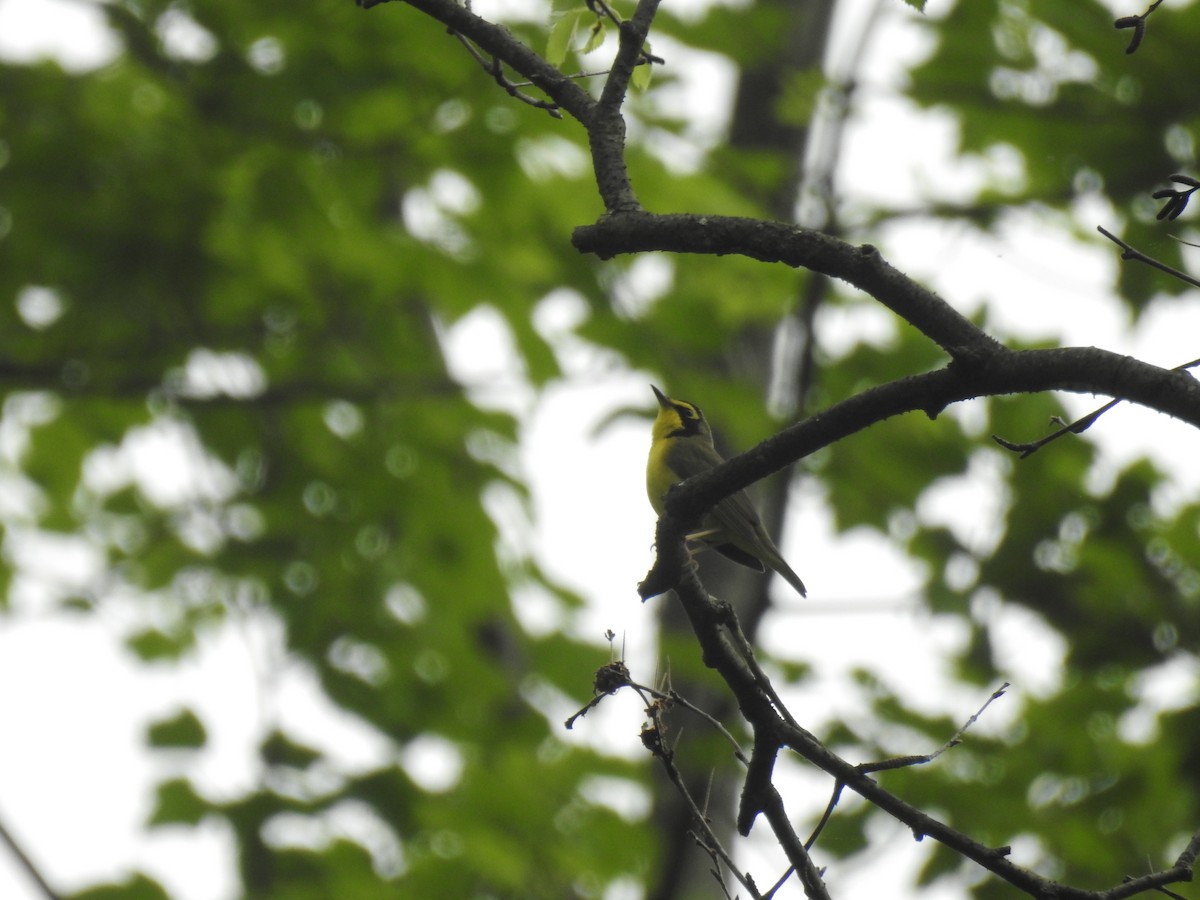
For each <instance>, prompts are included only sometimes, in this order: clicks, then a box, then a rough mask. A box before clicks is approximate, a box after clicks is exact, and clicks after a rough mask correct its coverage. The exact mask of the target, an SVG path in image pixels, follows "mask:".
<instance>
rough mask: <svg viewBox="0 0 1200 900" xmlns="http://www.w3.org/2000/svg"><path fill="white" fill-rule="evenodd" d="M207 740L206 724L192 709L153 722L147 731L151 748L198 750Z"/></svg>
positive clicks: (147, 740)
mask: <svg viewBox="0 0 1200 900" xmlns="http://www.w3.org/2000/svg"><path fill="white" fill-rule="evenodd" d="M207 740H208V734H207V733H206V731H205V729H204V723H203V722H201V721H200V719H199V718H198V717H197V716H196V714H195V713H194V712H192V711H191V710H190V709H181V710H180V711H179V712H178V713H176V714H175V715H174V716H172V717H171V718H169V719H159V720H158V721H157V722H152V723H150V725H149V727H148V728H147V730H146V742H147V743H148V744H149V745H150V746H151V747H163V748H176V749H187V750H198V749H200V748H201V747H203V746H204V744H205V743H206V741H207Z"/></svg>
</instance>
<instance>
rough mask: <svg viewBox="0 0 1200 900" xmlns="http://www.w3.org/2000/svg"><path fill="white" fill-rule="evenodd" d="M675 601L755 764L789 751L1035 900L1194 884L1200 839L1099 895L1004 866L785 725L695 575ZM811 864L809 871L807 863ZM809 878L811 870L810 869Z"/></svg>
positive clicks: (775, 822) (784, 828) (1003, 852)
mask: <svg viewBox="0 0 1200 900" xmlns="http://www.w3.org/2000/svg"><path fill="white" fill-rule="evenodd" d="M676 595H677V596H678V598H679V601H680V603H681V604H682V605H683V608H684V611H685V612H686V613H687V616H688V618H689V620H690V621H691V623H692V626H693V628H694V629H695V632H696V636H697V638H698V639H699V641H700V644H701V646H702V647H703V649H704V662H705V664H706V665H708V666H709V667H710V668H713V669H716V670H717V672H719V673H720V675H721V677H722V678H723V679H724V680H725V683H726V684H727V685H728V686H729V688H730V690H731V691H732V692H733V694H734V695H735V697H736V698H737V701H738V705H739V707H740V708H741V710H742V714H743V715H744V716H745V717H746V719H747V721H748V722H749V724H750V726H751V727H752V728H753V729H754V733H755V750H754V756H757V755H758V754H759V753H760V752H765V753H769V754H771V755H772V756H773V755H774V753H775V752H777V750H776V748H778V747H787V748H790V749H791V750H793V751H794V752H795V753H797V754H798V755H799V756H801V757H803V758H804V759H806V760H807V761H808V762H810V763H812V764H813V765H815V766H816V767H817V768H819V769H821V770H822V771H824V772H826V773H827V774H829V775H831V776H833V777H834V778H835V779H836V780H837V781H838V782H840V783H842V784H845V785H846V786H847V787H849V788H850V789H851V790H852V791H854V792H855V793H857V794H859V795H860V796H861V797H863V798H864V799H865V800H867V801H868V802H870V803H872V804H874V805H875V806H877V807H879V808H880V809H881V810H883V811H884V812H886V813H888V814H889V815H891V816H892V817H893V818H895V819H897V820H899V821H900V822H903V823H904V824H905V825H907V826H908V827H909V829H911V831H912V833H913V836H914V837H915V838H916V839H917V840H921V839H922V838H924V837H926V836H928V837H931V838H933V839H935V840H937V841H938V842H940V843H942V844H944V845H946V846H947V847H949V848H950V849H952V850H954V851H955V852H957V853H959V854H960V855H961V856H964V857H966V858H967V859H970V860H972V861H974V862H976V863H978V864H979V865H980V866H982V867H983V868H985V869H987V870H988V871H990V872H992V873H993V874H995V875H996V876H998V877H1000V878H1002V879H1004V880H1005V881H1007V882H1008V883H1009V884H1012V885H1013V886H1015V887H1017V888H1019V889H1020V890H1022V891H1024V892H1025V893H1026V894H1028V895H1029V896H1031V897H1035V898H1039V900H1040V898H1045V900H1049V898H1055V900H1123V898H1125V897H1132V896H1135V895H1137V894H1140V893H1144V892H1146V891H1150V890H1155V889H1157V888H1159V887H1162V886H1164V885H1167V884H1175V883H1178V882H1184V881H1191V880H1192V877H1193V876H1192V871H1191V865H1192V864H1193V863H1194V861H1195V853H1196V847H1198V846H1200V835H1198V836H1197V838H1194V839H1193V841H1192V842H1191V843H1190V844H1189V845H1188V848H1187V849H1186V850H1185V851H1184V853H1183V854H1181V855H1180V857H1179V859H1178V860H1177V861H1176V863H1175V865H1174V866H1172V867H1171V868H1169V869H1165V870H1163V871H1160V872H1154V873H1152V874H1150V875H1146V876H1143V877H1140V878H1135V879H1129V880H1127V881H1125V882H1123V883H1122V884H1119V885H1116V886H1114V887H1112V888H1109V889H1107V890H1103V891H1089V890H1084V889H1081V888H1075V887H1069V886H1067V885H1062V884H1058V883H1056V882H1054V881H1052V880H1050V879H1048V878H1043V877H1042V876H1040V875H1038V874H1037V873H1036V872H1033V871H1030V870H1029V869H1026V868H1024V867H1023V866H1019V865H1017V864H1016V863H1014V862H1012V861H1011V860H1009V859H1008V853H1009V848H1007V847H999V848H996V847H988V846H986V845H984V844H981V843H979V842H978V841H976V840H974V839H972V838H970V837H968V836H967V835H966V834H963V833H962V832H960V831H958V830H956V829H954V828H952V827H950V826H949V825H947V824H946V823H944V822H942V821H940V820H938V819H936V818H934V817H933V816H930V815H928V814H927V813H925V812H923V811H922V810H920V809H918V808H917V807H915V806H912V805H911V804H909V803H907V802H906V801H904V800H902V799H900V798H899V797H897V796H895V795H894V794H892V793H891V792H889V791H888V790H886V789H885V788H883V787H881V786H880V785H879V784H878V783H877V782H876V781H875V780H874V779H873V778H871V777H870V775H868V774H867V773H866V772H865V771H864V770H863V769H862V768H861V767H859V766H856V765H854V764H852V763H850V762H848V761H847V760H845V759H843V758H841V757H840V756H838V755H837V754H836V753H833V752H832V751H830V750H829V749H828V748H827V747H826V746H825V745H824V744H822V743H821V742H820V741H819V740H817V739H816V737H814V736H813V735H812V734H811V733H809V732H808V731H806V730H805V729H803V728H801V727H799V726H796V725H791V724H789V723H788V722H786V721H785V720H784V718H783V717H782V715H781V714H780V711H779V710H777V709H776V707H775V706H774V704H772V703H771V702H770V701H769V700H768V699H767V697H766V694H765V692H764V691H763V690H762V688H761V686H760V685H759V683H758V681H757V679H755V677H754V676H753V674H752V672H751V667H750V666H749V665H748V664H747V661H746V659H745V658H744V657H743V656H742V654H741V653H740V652H739V651H738V650H737V643H736V641H733V640H731V639H730V636H729V635H730V633H731V630H733V629H736V620H735V619H734V614H733V611H732V610H731V609H730V608H729V606H728V605H727V604H722V603H720V602H718V601H715V600H714V599H713V598H712V597H710V596H709V595H708V593H707V592H706V591H705V590H704V588H703V586H702V585H701V584H700V582H699V580H698V579H697V578H696V576H695V573H694V572H693V571H689V572H688V574H687V575H686V576H685V577H684V578H683V579H681V581H680V584H679V585H678V586H677V588H676ZM760 766H762V767H764V768H765V766H763V764H762V762H761V761H758V760H756V759H754V758H753V757H752V759H751V762H750V765H749V767H748V771H749V772H754V771H755V769H756V767H760ZM767 790H768V791H769V793H763V794H762V796H761V801H762V802H761V809H760V811H762V812H764V813H765V814H766V816H767V821H768V822H769V823H770V824H771V827H772V829H773V830H774V831H775V834H776V838H777V839H778V840H779V841H780V843H781V845H783V846H785V847H786V846H794V844H793V842H792V837H794V835H792V836H791V837H789V835H790V833H791V824H790V821H789V819H788V817H787V815H786V811H785V810H784V808H783V804H782V800H781V799H780V798H779V796H778V794H774V795H773V796H772V794H773V792H774V788H773V786H772V787H770V788H768V789H767ZM807 859H808V854H807V852H806V853H804V854H803V855H802V856H798V857H797V859H794V860H793V862H794V863H795V862H797V861H799V862H800V863H801V864H804V861H805V860H807ZM809 864H810V865H811V863H809ZM813 872H816V870H815V869H814V870H813Z"/></svg>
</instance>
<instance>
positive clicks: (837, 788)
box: [804, 681, 1011, 848]
mask: <svg viewBox="0 0 1200 900" xmlns="http://www.w3.org/2000/svg"><path fill="white" fill-rule="evenodd" d="M1009 687H1011V685H1010V684H1009V683H1008V682H1007V681H1006V682H1004V684H1002V685H1000V687H998V688H996V690H994V691H992V694H991V696H990V697H988V698H987V700H985V701H984V703H983V706H981V707H979V709H977V710H976V711H975V712H974V713H973V714H972V715H971V717H970V718H969V719H967V721H966V722H964V723H963V725H962V727H961V728H959V729H958V731H956V732H955V733H954V736H953V737H951V738H950V740H948V741H946V743H944V744H942V746H941V747H939V748H938V749H936V750H934V751H933V752H932V753H926V754H924V755H922V756H896V757H892V758H891V759H884V760H880V761H878V762H871V763H860V764H859V765H857V766H855V769H857V770H858V771H859V772H861V773H862V774H863V775H869V774H871V773H872V772H887V771H891V770H893V769H903V768H907V767H908V766H922V765H925V764H926V763H931V762H933V761H934V760H935V759H937V758H938V757H939V756H941V755H942V754H943V753H945V752H946V751H947V750H949V749H950V748H951V747H957V746H958V745H959V744H961V743H962V739H963V735H964V734H966V732H967V729H969V728H970V727H971V726H972V725H974V724H975V723H976V722H978V721H979V717H980V716H982V715H983V713H984V710H986V709H987V708H988V707H989V706H991V705H992V703H993V701H995V700H999V699H1000V698H1001V697H1003V696H1004V692H1005V691H1007V690H1008V688H1009ZM845 787H846V783H845V782H844V781H841V780H839V781H838V782H837V783H836V784H834V786H833V793H832V794H831V795H830V798H829V802H828V803H827V804H826V805H825V812H824V813H822V814H821V820H820V821H819V822H817V824H816V827H815V828H813V831H812V834H810V835H809V837H808V840H807V841H805V842H804V846H805V847H808V848H811V847H812V845H813V844H814V843H816V840H817V838H818V837H820V835H821V832H822V831H824V830H825V826H826V825H827V824H829V819H830V817H831V816H832V815H833V811H834V809H835V808H836V807H837V805H838V801H839V800H841V796H842V791H843V790H844V789H845Z"/></svg>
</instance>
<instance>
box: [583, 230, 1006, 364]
mask: <svg viewBox="0 0 1200 900" xmlns="http://www.w3.org/2000/svg"><path fill="white" fill-rule="evenodd" d="M571 241H572V243H573V244H574V245H575V248H576V249H577V250H579V251H580V252H581V253H594V254H595V255H596V256H598V257H600V258H601V259H611V258H612V257H614V256H618V255H620V254H625V253H643V252H646V251H649V250H665V251H670V252H673V253H703V254H708V255H718V256H723V255H726V254H733V253H736V254H739V255H741V256H748V257H750V258H751V259H757V260H760V261H762V262H779V263H784V264H785V265H789V266H793V267H795V268H804V269H809V270H811V271H813V272H820V273H821V274H823V275H829V276H832V277H834V278H840V279H842V280H843V281H845V282H848V283H849V284H852V285H854V286H855V287H857V288H859V289H860V290H862V291H865V292H866V293H868V294H870V295H871V296H872V297H874V298H875V299H876V300H878V301H879V302H880V303H882V304H884V305H885V306H887V307H888V308H889V309H891V310H892V311H893V312H895V313H896V314H897V315H898V316H900V317H902V318H904V319H905V320H907V321H908V322H910V323H911V324H912V325H914V326H915V327H916V328H918V329H920V331H921V332H922V333H924V334H925V335H927V336H928V337H929V338H930V339H932V340H933V341H935V342H937V344H938V345H939V346H941V347H942V348H943V349H944V350H945V351H946V352H947V353H949V354H950V355H951V356H952V357H955V358H959V357H983V356H987V355H990V354H992V353H995V352H996V351H998V350H999V349H1000V344H998V343H997V342H996V341H995V340H994V339H993V338H991V337H989V336H988V335H987V334H985V333H984V332H983V331H981V330H980V329H979V328H978V327H976V326H975V325H974V324H972V323H971V322H970V321H969V320H968V319H967V318H966V317H965V316H963V315H962V314H961V313H959V312H958V311H957V310H956V309H954V307H952V306H950V304H948V303H947V302H946V301H945V300H943V299H941V298H940V297H938V296H937V294H935V293H934V292H933V291H930V290H928V289H927V288H925V287H923V286H921V285H919V284H917V283H916V282H915V281H913V280H912V279H911V278H908V277H907V276H905V275H904V274H902V273H901V272H899V271H897V270H896V269H895V268H893V267H892V266H890V265H889V264H888V263H887V262H886V261H885V260H884V259H883V257H882V256H880V255H879V251H878V250H876V249H875V248H874V247H872V246H871V245H869V244H864V245H862V246H860V247H856V246H854V245H852V244H848V243H846V242H845V241H842V240H839V239H838V238H835V237H830V236H829V235H827V234H823V233H821V232H819V231H814V230H811V229H808V228H801V227H800V226H797V225H789V224H785V223H782V222H767V221H762V220H759V219H746V218H739V217H735V216H705V215H693V214H688V215H655V214H653V213H647V212H631V213H625V214H622V215H613V216H606V217H605V218H603V219H601V220H600V221H599V222H596V223H595V224H593V225H584V226H581V227H579V228H576V229H575V233H574V235H572V238H571Z"/></svg>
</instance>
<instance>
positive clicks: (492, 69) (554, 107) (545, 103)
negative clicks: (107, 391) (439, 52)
mask: <svg viewBox="0 0 1200 900" xmlns="http://www.w3.org/2000/svg"><path fill="white" fill-rule="evenodd" d="M451 34H453V35H454V36H455V37H456V38H458V41H459V43H460V44H462V45H463V46H464V47H466V48H467V52H468V53H470V54H471V56H472V57H473V58H474V59H475V62H477V63H479V65H480V66H482V67H483V71H485V72H487V73H488V74H489V75H491V76H492V79H493V80H494V81H495V82H496V84H498V85H500V87H502V88H503V89H504V92H505V93H506V94H508V95H509V96H510V97H513V98H514V99H517V100H520V101H521V102H522V103H525V104H527V105H529V106H532V107H534V108H535V109H544V110H546V112H547V113H549V114H550V115H551V116H552V117H553V118H555V119H561V118H562V113H561V112H560V111H559V109H558V104H557V103H552V102H551V101H549V100H539V99H538V98H537V97H531V96H530V95H529V94H526V93H525V92H524V91H522V90H520V88H523V87H531V86H533V82H532V81H525V82H521V83H520V84H517V83H516V82H513V81H509V80H508V77H507V76H506V75H505V74H504V67H503V66H502V65H501V64H500V59H499V57H496V56H493V57H492V58H491V59H487V58H486V57H485V56H484V55H483V54H482V53H480V52H479V51H478V50H477V49H476V48H475V45H474V44H472V43H471V42H470V40H468V39H467V38H466V37H465V36H464V35H462V34H461V33H459V32H457V31H453V32H451Z"/></svg>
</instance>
